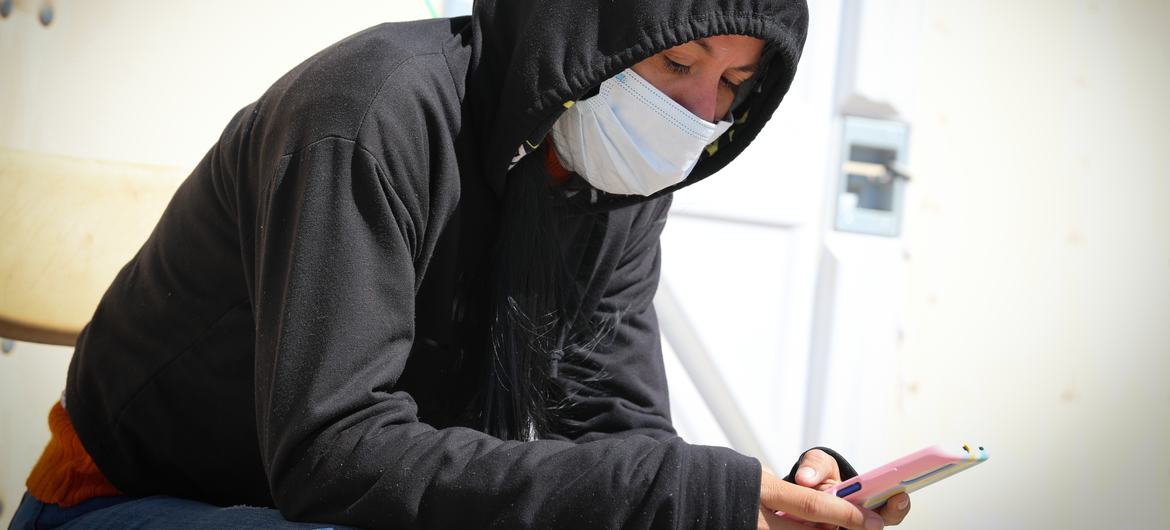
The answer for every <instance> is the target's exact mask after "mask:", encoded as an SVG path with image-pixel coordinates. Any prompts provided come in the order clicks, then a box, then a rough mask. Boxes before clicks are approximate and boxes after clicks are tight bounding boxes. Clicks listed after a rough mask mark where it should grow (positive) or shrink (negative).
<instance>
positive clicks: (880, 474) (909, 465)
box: [827, 444, 987, 510]
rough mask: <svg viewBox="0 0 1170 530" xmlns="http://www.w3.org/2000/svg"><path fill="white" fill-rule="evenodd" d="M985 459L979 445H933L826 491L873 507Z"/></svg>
mask: <svg viewBox="0 0 1170 530" xmlns="http://www.w3.org/2000/svg"><path fill="white" fill-rule="evenodd" d="M986 460H987V451H986V450H985V449H983V447H982V446H971V445H968V444H963V446H962V449H959V448H953V449H952V448H949V447H944V446H940V445H936V446H934V447H927V448H926V449H922V450H921V451H915V452H913V453H910V454H908V455H906V456H904V457H902V458H899V459H897V460H894V461H893V462H890V463H888V464H886V465H884V466H882V467H879V468H877V469H874V470H873V471H870V472H868V473H864V474H861V475H858V476H856V477H853V478H851V479H849V480H846V481H844V482H842V483H840V484H837V485H836V486H834V487H833V488H832V489H829V490H827V491H828V492H829V493H832V494H834V495H836V496H838V497H841V498H842V499H845V500H847V501H849V502H852V503H853V504H857V505H859V506H863V507H865V508H868V509H870V510H876V509H878V508H881V507H882V505H884V504H885V503H886V501H887V500H888V499H889V498H890V497H893V496H894V495H897V494H899V493H901V492H903V491H905V492H911V491H914V490H917V489H922V488H923V487H926V486H927V485H928V484H934V483H935V482H938V481H940V480H942V479H944V478H947V477H949V476H951V475H954V474H955V473H958V472H960V471H963V470H964V469H968V468H970V467H973V466H975V465H978V464H979V463H981V462H984V461H986Z"/></svg>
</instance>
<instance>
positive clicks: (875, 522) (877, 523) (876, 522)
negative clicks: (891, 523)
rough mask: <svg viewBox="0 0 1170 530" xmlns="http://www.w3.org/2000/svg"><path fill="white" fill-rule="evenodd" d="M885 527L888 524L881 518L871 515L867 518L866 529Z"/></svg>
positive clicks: (873, 529) (878, 529) (876, 529)
mask: <svg viewBox="0 0 1170 530" xmlns="http://www.w3.org/2000/svg"><path fill="white" fill-rule="evenodd" d="M885 527H886V525H885V523H883V522H882V520H881V519H877V518H874V517H871V518H869V519H866V520H865V530H882V528H885Z"/></svg>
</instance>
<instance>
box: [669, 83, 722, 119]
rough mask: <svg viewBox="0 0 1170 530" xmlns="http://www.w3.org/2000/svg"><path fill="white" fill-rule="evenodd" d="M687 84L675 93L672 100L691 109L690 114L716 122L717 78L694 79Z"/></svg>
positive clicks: (717, 101) (717, 102) (717, 103)
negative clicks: (711, 79)
mask: <svg viewBox="0 0 1170 530" xmlns="http://www.w3.org/2000/svg"><path fill="white" fill-rule="evenodd" d="M687 85H688V86H686V87H685V88H684V89H683V90H679V91H678V92H677V93H676V94H675V97H674V100H675V101H676V102H678V104H679V105H682V106H683V107H684V108H686V109H687V110H689V111H691V114H694V115H695V116H698V117H700V118H703V119H704V120H707V121H709V122H712V123H716V122H718V118H717V117H716V114H717V110H718V106H719V79H718V78H716V79H715V80H714V81H710V80H705V79H694V80H691V81H690V82H688V83H687Z"/></svg>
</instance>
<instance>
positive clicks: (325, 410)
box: [253, 137, 760, 529]
mask: <svg viewBox="0 0 1170 530" xmlns="http://www.w3.org/2000/svg"><path fill="white" fill-rule="evenodd" d="M385 167H386V166H385V165H382V164H380V163H378V162H377V159H376V158H375V157H373V156H371V155H370V154H369V153H368V152H367V151H366V150H364V149H363V148H362V147H361V146H360V145H358V144H356V143H355V142H353V141H351V140H347V139H343V138H337V137H331V138H327V139H323V140H320V141H318V142H316V143H313V144H310V145H308V146H306V147H304V148H302V149H301V150H299V151H297V152H295V153H293V154H289V155H286V156H284V157H283V158H281V159H280V163H279V166H278V167H277V168H276V171H275V174H273V175H272V177H271V179H272V180H271V182H270V183H269V184H268V185H267V190H268V191H267V192H266V193H264V194H263V195H262V198H261V200H260V204H259V205H258V212H257V221H258V223H257V226H256V227H255V230H256V236H257V238H256V246H257V249H256V250H257V254H256V260H255V268H256V270H255V272H256V275H255V277H256V278H257V281H256V284H255V287H254V290H255V292H254V293H253V301H254V312H255V317H256V345H255V352H256V362H255V407H256V419H257V432H258V436H259V442H260V452H261V457H262V460H263V464H264V469H265V473H266V475H267V477H268V481H269V485H270V489H271V493H272V495H273V499H274V502H275V504H276V506H277V508H279V510H280V511H281V513H282V514H284V515H285V516H286V517H288V518H290V519H294V520H311V521H322V522H328V523H334V524H344V525H354V526H362V527H369V528H394V529H411V528H430V529H444V528H509V529H524V528H565V529H572V528H590V529H596V528H602V529H605V528H612V529H617V528H628V529H651V528H664V529H665V528H670V529H685V528H694V529H724V528H726V529H732V528H735V529H740V528H754V527H755V523H756V508H755V507H756V506H757V505H758V487H759V486H758V485H759V480H760V468H759V464H758V462H756V460H754V459H752V458H747V457H744V456H741V455H739V454H737V453H735V452H733V451H730V450H727V449H722V448H714V447H702V446H692V445H688V444H686V443H685V442H683V441H682V440H681V439H678V438H671V439H667V440H663V441H659V440H655V439H654V438H651V437H647V436H630V437H625V438H610V439H603V440H597V441H593V442H590V443H580V444H576V443H571V442H566V441H557V440H541V441H536V442H513V441H507V442H506V441H501V440H499V439H496V438H493V437H490V436H488V435H486V434H483V433H481V432H478V431H474V430H470V429H465V428H447V429H435V428H433V427H432V426H430V425H427V424H424V423H420V422H419V421H418V417H417V407H416V405H415V402H414V401H413V399H412V398H411V396H410V395H409V394H407V393H405V392H402V391H401V390H399V389H397V388H396V387H397V381H398V378H399V377H400V375H401V374H402V372H403V368H404V366H405V364H406V360H407V357H408V356H409V354H410V350H411V344H412V341H413V337H414V295H415V289H416V285H417V284H418V275H417V272H418V271H417V269H416V266H415V263H416V260H417V259H418V254H419V251H418V243H417V241H418V237H419V236H418V234H419V233H420V231H421V230H423V229H424V226H423V225H424V224H425V221H426V218H425V217H424V216H420V215H418V214H417V212H418V211H420V209H419V208H418V204H417V202H418V200H417V198H416V197H414V196H413V194H398V193H396V189H398V187H397V186H396V185H395V183H396V182H397V180H396V179H405V178H408V177H405V176H402V175H394V174H389V173H388V172H387V170H386V169H385ZM412 212H414V214H413V215H412ZM646 318H651V317H650V316H647V317H646ZM656 410H657V409H656ZM662 410H665V409H662ZM658 425H659V426H661V425H667V424H666V423H665V420H662V421H660V422H658ZM663 428H665V427H663Z"/></svg>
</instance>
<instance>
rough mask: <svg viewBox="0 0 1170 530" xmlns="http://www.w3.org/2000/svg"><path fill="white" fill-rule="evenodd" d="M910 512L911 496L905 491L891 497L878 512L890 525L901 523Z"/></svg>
mask: <svg viewBox="0 0 1170 530" xmlns="http://www.w3.org/2000/svg"><path fill="white" fill-rule="evenodd" d="M908 513H910V496H909V495H907V494H905V493H899V494H897V495H894V496H893V497H890V499H889V500H887V501H886V504H885V506H882V507H881V509H879V510H878V514H880V515H881V516H882V520H884V521H885V522H886V524H888V525H896V524H901V523H902V520H903V519H905V518H906V514H908Z"/></svg>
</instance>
